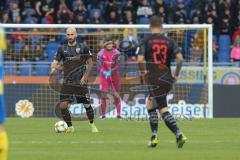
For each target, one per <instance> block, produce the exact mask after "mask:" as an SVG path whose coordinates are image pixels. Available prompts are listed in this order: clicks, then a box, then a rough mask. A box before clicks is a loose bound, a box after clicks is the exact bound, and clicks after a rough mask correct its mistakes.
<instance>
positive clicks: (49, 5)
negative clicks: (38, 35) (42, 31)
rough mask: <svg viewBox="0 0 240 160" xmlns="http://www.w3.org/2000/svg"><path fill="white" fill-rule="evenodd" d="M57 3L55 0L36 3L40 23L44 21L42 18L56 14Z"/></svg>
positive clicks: (41, 0) (39, 0)
mask: <svg viewBox="0 0 240 160" xmlns="http://www.w3.org/2000/svg"><path fill="white" fill-rule="evenodd" d="M54 2H55V1H53V0H38V1H37V2H36V6H35V9H36V12H37V14H38V16H39V18H40V22H41V21H42V18H44V17H47V16H49V15H51V16H52V15H53V14H54V11H55V10H54V6H55V3H54Z"/></svg>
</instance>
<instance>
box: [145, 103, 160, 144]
mask: <svg viewBox="0 0 240 160" xmlns="http://www.w3.org/2000/svg"><path fill="white" fill-rule="evenodd" d="M152 101H153V100H152V98H148V100H147V110H148V115H149V123H150V127H151V131H152V135H151V138H150V141H149V143H148V146H149V147H156V146H157V144H158V139H157V133H158V113H157V109H156V106H154V104H153V102H152Z"/></svg>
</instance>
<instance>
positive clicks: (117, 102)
mask: <svg viewBox="0 0 240 160" xmlns="http://www.w3.org/2000/svg"><path fill="white" fill-rule="evenodd" d="M115 104H116V108H117V116H120V115H121V101H120V98H115Z"/></svg>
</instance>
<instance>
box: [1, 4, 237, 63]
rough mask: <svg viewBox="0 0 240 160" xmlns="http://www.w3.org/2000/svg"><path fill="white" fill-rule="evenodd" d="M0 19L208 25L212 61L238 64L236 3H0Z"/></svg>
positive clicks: (72, 22)
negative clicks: (157, 20) (156, 20)
mask: <svg viewBox="0 0 240 160" xmlns="http://www.w3.org/2000/svg"><path fill="white" fill-rule="evenodd" d="M0 15H1V17H0V23H25V24H34V23H42V24H52V23H58V24H148V23H149V18H150V17H151V16H152V15H158V16H159V17H161V18H162V21H163V22H164V23H165V24H204V23H205V24H212V25H213V51H214V53H215V54H219V55H218V56H215V57H216V58H214V60H215V61H220V62H228V61H239V60H240V58H239V57H240V56H239V55H240V53H239V52H240V0H1V1H0ZM225 46H227V48H228V49H226V48H225ZM234 48H235V49H234ZM233 49H234V50H233ZM231 50H232V51H233V52H234V53H231Z"/></svg>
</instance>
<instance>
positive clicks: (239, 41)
mask: <svg viewBox="0 0 240 160" xmlns="http://www.w3.org/2000/svg"><path fill="white" fill-rule="evenodd" d="M230 58H231V62H238V63H239V64H240V35H237V36H236V39H235V41H234V44H233V48H232V51H231V54H230Z"/></svg>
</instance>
